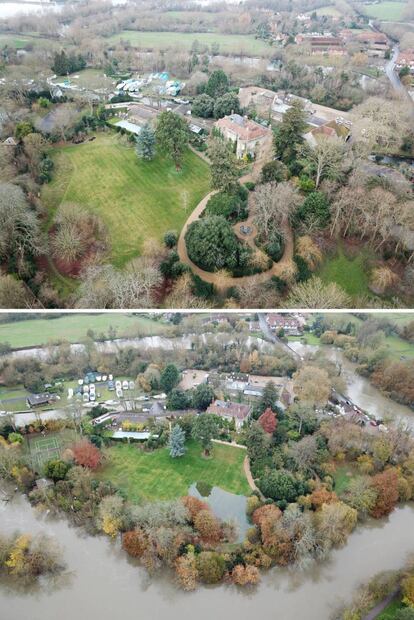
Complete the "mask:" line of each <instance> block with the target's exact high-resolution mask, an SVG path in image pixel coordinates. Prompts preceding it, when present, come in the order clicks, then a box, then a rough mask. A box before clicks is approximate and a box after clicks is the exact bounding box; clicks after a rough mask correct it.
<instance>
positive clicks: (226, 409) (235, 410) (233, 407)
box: [207, 400, 251, 420]
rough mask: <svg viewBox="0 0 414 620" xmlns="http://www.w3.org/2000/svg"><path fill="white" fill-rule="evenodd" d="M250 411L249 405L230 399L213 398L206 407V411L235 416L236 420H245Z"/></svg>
mask: <svg viewBox="0 0 414 620" xmlns="http://www.w3.org/2000/svg"><path fill="white" fill-rule="evenodd" d="M250 411H251V407H250V406H249V405H244V404H241V403H233V402H232V401H230V400H228V401H226V400H215V401H214V402H213V403H211V405H210V406H209V408H208V409H207V413H214V414H215V415H220V416H225V417H232V418H237V419H238V420H245V419H246V418H247V417H248V416H249V415H250Z"/></svg>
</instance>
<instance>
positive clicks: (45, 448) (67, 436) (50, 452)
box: [27, 431, 75, 472]
mask: <svg viewBox="0 0 414 620" xmlns="http://www.w3.org/2000/svg"><path fill="white" fill-rule="evenodd" d="M74 439H75V435H74V433H72V432H70V431H69V432H63V433H59V434H58V433H56V434H53V435H42V434H38V435H29V436H28V437H27V444H28V450H29V457H30V460H31V464H32V467H33V468H34V469H35V470H36V471H37V472H41V471H42V469H43V466H44V464H45V463H46V462H47V461H50V460H51V459H59V458H60V457H61V454H62V452H63V450H64V449H65V447H66V446H67V445H69V444H70V443H73V441H74Z"/></svg>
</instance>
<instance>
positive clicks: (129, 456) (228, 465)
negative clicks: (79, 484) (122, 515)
mask: <svg viewBox="0 0 414 620" xmlns="http://www.w3.org/2000/svg"><path fill="white" fill-rule="evenodd" d="M187 447H188V450H187V452H186V454H185V455H184V456H183V457H181V458H178V459H172V458H171V457H170V455H169V452H168V449H167V448H161V449H159V450H155V451H154V452H143V451H142V450H140V449H139V448H138V447H137V446H136V445H134V444H130V445H126V444H122V445H121V444H119V445H117V446H114V447H112V448H109V449H107V451H106V457H107V459H108V460H107V465H106V466H105V468H104V469H103V470H102V472H100V473H99V477H101V478H104V479H107V480H111V482H113V483H114V484H115V485H117V486H119V487H120V488H122V489H124V490H125V491H126V492H127V494H128V497H129V499H131V500H132V501H135V502H138V501H140V500H149V501H151V500H156V499H173V498H176V497H180V496H182V495H186V494H187V492H188V489H189V487H190V486H191V484H193V483H194V482H200V481H203V482H206V483H208V484H210V485H212V486H219V487H221V488H222V489H224V490H225V491H230V492H232V493H237V494H240V495H248V494H249V491H250V487H249V485H248V483H247V480H246V477H245V474H244V471H243V460H244V457H245V456H246V452H245V450H241V449H240V448H233V447H231V446H223V445H219V444H215V445H214V449H213V453H212V454H213V458H211V459H204V458H203V457H202V456H201V452H202V450H201V447H200V445H199V444H196V443H195V442H193V441H190V442H188V443H187Z"/></svg>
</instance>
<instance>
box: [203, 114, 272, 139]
mask: <svg viewBox="0 0 414 620" xmlns="http://www.w3.org/2000/svg"><path fill="white" fill-rule="evenodd" d="M215 125H216V127H218V129H228V130H229V131H231V132H233V133H234V134H236V135H237V137H238V138H239V139H240V140H255V139H258V138H264V137H265V136H267V134H268V133H269V131H270V130H269V129H268V128H267V127H263V125H259V123H256V122H255V121H252V120H250V119H249V118H247V117H246V116H240V114H230V116H225V117H224V118H221V119H220V120H218V121H217V122H216V124H215Z"/></svg>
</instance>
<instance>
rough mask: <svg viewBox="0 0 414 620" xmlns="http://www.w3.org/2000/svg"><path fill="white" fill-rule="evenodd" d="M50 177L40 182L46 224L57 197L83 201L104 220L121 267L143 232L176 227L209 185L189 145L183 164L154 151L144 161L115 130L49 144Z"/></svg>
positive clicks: (154, 234) (150, 234)
mask: <svg viewBox="0 0 414 620" xmlns="http://www.w3.org/2000/svg"><path fill="white" fill-rule="evenodd" d="M52 157H53V160H54V162H55V170H54V175H53V180H52V182H51V183H49V184H48V185H45V186H43V191H42V201H43V204H45V205H46V207H47V208H48V209H49V213H50V217H49V225H51V224H52V222H53V215H54V213H55V211H56V208H57V207H58V206H59V204H61V203H62V202H71V203H76V204H79V205H83V206H85V207H87V208H88V209H90V210H91V211H93V212H95V213H97V214H98V215H99V216H100V217H101V218H102V219H103V221H104V222H105V224H106V226H107V229H108V232H109V236H110V241H111V244H112V251H111V260H112V262H113V263H114V264H115V265H116V266H117V267H122V266H123V265H124V264H125V263H126V262H127V261H128V260H130V259H132V258H134V257H135V256H138V255H139V254H140V251H141V247H142V242H143V241H144V239H146V238H157V239H159V240H161V239H162V237H163V235H164V233H165V232H166V231H167V230H170V229H174V230H177V231H179V230H180V229H181V227H182V225H183V224H184V222H185V221H186V219H187V217H188V215H189V214H190V213H191V211H192V210H193V209H194V208H195V206H196V205H197V204H198V203H199V201H200V200H201V199H202V198H203V196H205V194H207V192H208V190H209V182H210V179H209V168H208V165H207V164H206V163H205V162H204V161H203V160H202V159H200V158H199V157H198V156H197V155H195V154H194V153H193V152H192V151H190V150H188V151H187V152H186V153H185V156H184V162H183V166H182V169H181V170H179V171H177V170H176V169H175V166H174V164H173V163H172V161H171V160H169V159H166V158H164V157H161V156H160V155H158V156H157V157H156V158H155V159H154V160H153V161H150V162H143V161H139V160H138V158H137V157H136V154H135V150H134V149H133V147H130V146H125V145H124V144H123V143H122V142H121V141H120V139H119V137H118V135H114V134H113V133H110V134H107V135H102V134H100V135H98V136H97V138H96V140H94V141H93V142H87V143H85V144H81V145H69V146H63V147H58V148H56V149H53V150H52Z"/></svg>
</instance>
